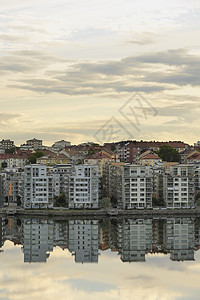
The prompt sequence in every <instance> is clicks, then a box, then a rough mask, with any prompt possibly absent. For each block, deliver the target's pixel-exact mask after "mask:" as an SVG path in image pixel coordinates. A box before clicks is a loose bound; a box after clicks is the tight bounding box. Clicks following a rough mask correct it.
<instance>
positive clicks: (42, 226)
mask: <svg viewBox="0 0 200 300" xmlns="http://www.w3.org/2000/svg"><path fill="white" fill-rule="evenodd" d="M53 227H54V224H53V221H51V220H44V219H25V220H23V251H24V262H46V259H47V258H48V257H49V252H50V251H53Z"/></svg>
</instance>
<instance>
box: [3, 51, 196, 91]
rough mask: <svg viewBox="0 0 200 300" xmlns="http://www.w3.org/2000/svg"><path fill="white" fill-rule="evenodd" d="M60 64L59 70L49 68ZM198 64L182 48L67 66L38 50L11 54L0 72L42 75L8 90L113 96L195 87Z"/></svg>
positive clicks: (17, 82) (16, 84) (17, 83)
mask: <svg viewBox="0 0 200 300" xmlns="http://www.w3.org/2000/svg"><path fill="white" fill-rule="evenodd" d="M61 62H62V67H61V69H59V71H57V70H56V69H53V67H52V66H51V65H53V64H55V63H61ZM199 63H200V56H197V55H192V54H189V53H188V52H187V51H186V50H185V49H178V50H168V51H165V52H158V53H149V54H143V55H139V56H132V57H127V58H124V59H121V60H119V61H97V62H81V63H74V62H71V64H70V63H69V61H65V60H61V59H59V58H57V57H54V56H52V55H50V54H49V53H46V52H42V51H17V52H16V51H15V52H13V56H12V55H11V56H7V57H4V58H3V59H2V58H1V60H0V70H2V71H5V70H7V71H10V72H11V71H17V72H21V73H23V72H24V73H29V72H32V71H35V70H43V76H41V75H40V74H38V76H37V77H36V75H35V76H34V77H30V76H29V78H28V79H27V78H23V77H22V78H21V79H20V80H16V81H15V82H13V83H11V84H9V85H8V86H9V87H10V88H11V87H13V88H19V89H25V90H31V91H34V92H38V93H46V94H48V93H57V94H66V95H105V94H108V93H109V94H116V95H117V94H119V93H132V92H144V93H159V92H162V91H165V90H171V89H178V88H179V87H181V86H183V85H184V86H187V85H190V86H199V79H198V78H199V77H200V67H199ZM66 64H67V68H66ZM47 67H48V70H47ZM50 67H51V68H50Z"/></svg>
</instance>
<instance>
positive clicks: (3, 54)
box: [0, 0, 200, 145]
mask: <svg viewBox="0 0 200 300" xmlns="http://www.w3.org/2000/svg"><path fill="white" fill-rule="evenodd" d="M199 15H200V1H199V0H190V1H188V0H187V1H186V0H168V1H166V0H165V1H164V0H152V1H148V0H140V1H135V0H123V1H122V0H109V1H105V0H101V1H99V0H84V1H78V0H74V1H72V0H65V1H64V0H57V1H53V0H43V1H41V0H40V1H39V0H34V1H31V0H6V1H5V0H0V76H1V81H0V89H1V93H0V106H1V110H0V139H2V138H10V139H12V140H14V141H15V144H16V145H20V144H22V143H24V142H25V141H26V140H27V139H30V138H33V137H36V138H40V139H42V140H43V143H44V144H46V145H52V144H53V143H54V142H55V141H58V140H60V139H65V140H68V141H70V142H71V143H72V144H78V143H82V142H87V141H93V142H99V143H100V144H103V143H104V142H112V141H117V140H127V139H136V140H141V139H143V140H161V141H165V140H183V141H185V142H187V143H190V144H193V143H194V142H196V141H198V140H199V139H200V138H199V128H200V126H199V119H200V117H199V116H200V101H199V94H200V93H199V92H200V86H199V85H200V83H199V78H200V39H199V36H200V18H199Z"/></svg>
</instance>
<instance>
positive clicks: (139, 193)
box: [122, 164, 153, 209]
mask: <svg viewBox="0 0 200 300" xmlns="http://www.w3.org/2000/svg"><path fill="white" fill-rule="evenodd" d="M152 182H153V176H152V173H151V168H147V167H145V166H140V165H129V164H127V165H124V166H123V168H122V206H123V208H124V209H132V208H139V209H143V208H151V207H152Z"/></svg>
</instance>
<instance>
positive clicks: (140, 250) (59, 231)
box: [0, 218, 200, 300]
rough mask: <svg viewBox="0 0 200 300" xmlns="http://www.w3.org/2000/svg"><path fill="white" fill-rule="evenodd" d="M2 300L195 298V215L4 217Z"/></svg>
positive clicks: (199, 294) (199, 267) (199, 289)
mask: <svg viewBox="0 0 200 300" xmlns="http://www.w3.org/2000/svg"><path fill="white" fill-rule="evenodd" d="M0 221H1V222H0V224H1V231H0V233H1V236H0V242H1V248H0V251H1V252H0V261H1V268H0V281H1V287H0V299H20V300H21V299H55V297H59V299H70V300H71V299H72V300H76V299H79V300H85V299H87V300H90V299H91V300H94V299H95V300H98V299H99V300H100V299H101V300H102V299H108V300H109V299H110V300H117V299H120V300H122V299H123V300H126V299H128V300H129V299H152V300H154V299H159V300H162V299H182V300H183V299H192V300H193V299H199V298H200V283H199V280H200V254H199V253H200V251H199V244H200V221H199V220H198V219H195V218H182V219H181V218H170V219H118V220H117V219H106V220H96V219H92V220H90V219H87V220H83V219H82V220H80V219H79V220H78V219H77V220H75V219H69V220H64V221H53V220H46V219H28V218H27V219H15V218H2V219H0Z"/></svg>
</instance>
